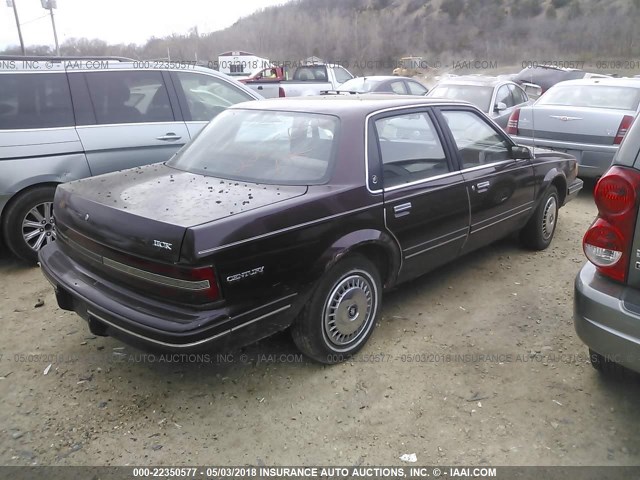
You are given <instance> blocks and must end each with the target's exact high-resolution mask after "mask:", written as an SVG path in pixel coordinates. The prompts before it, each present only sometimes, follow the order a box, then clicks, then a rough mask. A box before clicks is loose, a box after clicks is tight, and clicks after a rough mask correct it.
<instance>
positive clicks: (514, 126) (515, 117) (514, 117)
mask: <svg viewBox="0 0 640 480" xmlns="http://www.w3.org/2000/svg"><path fill="white" fill-rule="evenodd" d="M519 121H520V109H519V108H516V109H515V110H514V111H513V112H511V115H510V116H509V121H508V122H507V133H508V134H509V135H518V122H519Z"/></svg>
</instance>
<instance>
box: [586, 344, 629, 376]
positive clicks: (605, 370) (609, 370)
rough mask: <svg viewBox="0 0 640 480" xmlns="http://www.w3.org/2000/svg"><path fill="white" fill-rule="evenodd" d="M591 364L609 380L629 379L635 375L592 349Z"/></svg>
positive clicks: (590, 351) (590, 354)
mask: <svg viewBox="0 0 640 480" xmlns="http://www.w3.org/2000/svg"><path fill="white" fill-rule="evenodd" d="M589 362H591V366H592V367H593V368H595V369H596V370H597V371H598V372H600V373H601V374H602V375H604V376H606V377H609V378H627V377H631V376H633V375H634V374H633V372H632V371H631V370H628V369H627V368H625V367H623V366H622V365H620V364H619V363H616V362H614V361H613V360H611V359H609V358H607V357H605V356H603V355H601V354H599V353H598V352H594V351H593V350H591V349H589Z"/></svg>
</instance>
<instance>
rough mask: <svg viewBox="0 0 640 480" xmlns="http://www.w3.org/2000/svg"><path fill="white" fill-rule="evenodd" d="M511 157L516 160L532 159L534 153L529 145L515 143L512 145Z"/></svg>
mask: <svg viewBox="0 0 640 480" xmlns="http://www.w3.org/2000/svg"><path fill="white" fill-rule="evenodd" d="M511 158H512V159H514V160H531V159H532V158H533V155H532V154H531V150H529V148H528V147H524V146H522V145H515V146H513V147H511Z"/></svg>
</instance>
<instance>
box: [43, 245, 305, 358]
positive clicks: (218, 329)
mask: <svg viewBox="0 0 640 480" xmlns="http://www.w3.org/2000/svg"><path fill="white" fill-rule="evenodd" d="M39 257H40V264H41V266H42V272H43V273H44V275H45V277H46V278H47V280H48V281H49V282H50V283H51V284H52V285H53V287H54V289H55V293H56V299H57V301H58V305H59V306H60V308H62V309H64V310H71V311H75V312H76V313H77V314H78V315H80V317H82V318H83V319H84V320H85V321H87V322H88V324H89V328H90V330H91V331H92V332H93V333H94V334H96V335H102V336H105V335H108V336H112V337H115V338H118V339H120V340H122V341H123V342H125V343H128V344H130V345H133V346H135V347H138V348H142V349H146V350H157V351H168V352H203V351H214V350H216V351H220V350H225V349H229V348H233V347H237V346H241V345H246V344H249V343H252V342H254V341H257V340H259V339H261V338H264V337H266V336H268V335H271V334H272V333H275V332H276V331H279V330H282V329H284V328H286V327H287V326H288V325H289V324H290V323H291V321H292V315H291V312H293V311H294V310H295V309H294V308H293V307H294V304H295V302H294V301H295V300H296V297H297V294H296V293H290V294H288V295H284V296H281V297H280V298H276V299H274V300H272V301H269V302H265V303H262V304H259V305H255V304H253V305H242V306H237V307H235V308H229V307H220V308H214V309H211V310H197V309H190V308H187V307H181V306H175V305H172V304H167V303H163V302H160V301H157V300H153V299H149V298H146V297H142V296H139V295H137V294H136V293H135V292H131V291H127V290H124V289H123V288H122V287H119V286H118V285H115V284H113V283H111V282H109V281H107V280H104V279H101V278H98V277H96V275H95V274H93V273H92V272H90V271H88V270H87V269H85V268H84V267H83V266H81V265H80V264H78V263H77V262H75V261H74V260H72V259H70V258H69V257H68V256H66V255H65V254H64V253H63V252H62V251H61V250H60V249H59V248H58V247H57V245H56V243H53V244H50V245H47V246H46V247H45V248H43V249H42V250H40V254H39Z"/></svg>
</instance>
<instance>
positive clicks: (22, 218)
mask: <svg viewBox="0 0 640 480" xmlns="http://www.w3.org/2000/svg"><path fill="white" fill-rule="evenodd" d="M55 191H56V187H55V186H51V185H47V186H42V187H36V188H32V189H31V190H28V191H27V192H25V193H23V194H22V195H20V196H19V197H18V198H16V199H14V200H13V201H12V202H11V204H10V205H9V206H8V207H7V210H6V212H5V217H4V222H3V225H2V229H3V231H4V240H5V243H6V244H7V247H9V250H11V251H12V252H13V253H14V254H15V255H16V256H17V257H19V258H21V259H22V260H24V261H26V262H29V263H36V262H37V261H38V251H39V250H40V249H41V248H42V247H44V246H45V245H47V244H48V243H50V242H53V241H55V239H56V225H55V222H54V220H53V196H54V194H55Z"/></svg>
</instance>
